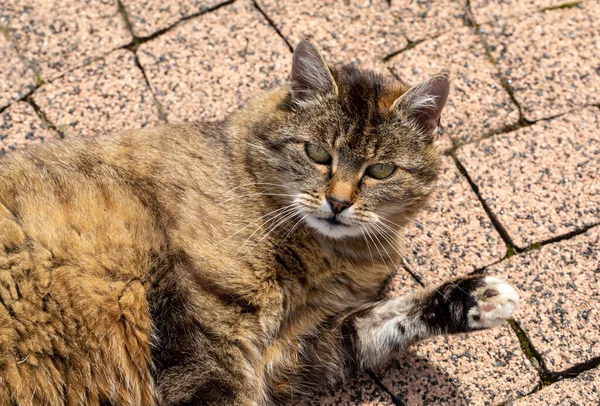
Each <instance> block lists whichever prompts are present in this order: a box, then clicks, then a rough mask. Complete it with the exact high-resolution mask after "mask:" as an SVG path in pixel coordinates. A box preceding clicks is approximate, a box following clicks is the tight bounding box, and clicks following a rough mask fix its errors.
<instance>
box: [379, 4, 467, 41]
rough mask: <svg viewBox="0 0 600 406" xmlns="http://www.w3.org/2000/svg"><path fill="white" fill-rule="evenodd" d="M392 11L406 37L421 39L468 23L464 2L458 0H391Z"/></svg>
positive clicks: (413, 39)
mask: <svg viewBox="0 0 600 406" xmlns="http://www.w3.org/2000/svg"><path fill="white" fill-rule="evenodd" d="M391 4H392V7H391V12H392V14H393V15H394V17H396V18H397V19H398V25H399V26H400V27H401V28H402V30H403V32H404V33H405V35H406V37H407V38H408V39H409V40H411V41H421V40H423V39H426V38H428V37H436V36H438V35H440V34H442V33H444V32H446V31H451V30H454V29H457V28H459V27H462V26H464V25H466V13H465V8H464V7H463V4H464V3H463V2H462V1H458V0H435V1H393V0H392V1H391Z"/></svg>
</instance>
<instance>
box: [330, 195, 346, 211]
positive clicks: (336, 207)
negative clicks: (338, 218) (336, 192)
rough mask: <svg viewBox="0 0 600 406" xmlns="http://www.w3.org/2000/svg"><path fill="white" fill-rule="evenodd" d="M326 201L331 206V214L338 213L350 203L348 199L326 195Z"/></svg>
mask: <svg viewBox="0 0 600 406" xmlns="http://www.w3.org/2000/svg"><path fill="white" fill-rule="evenodd" d="M327 203H329V207H331V211H332V212H333V214H340V213H341V212H343V211H344V210H346V209H347V208H348V207H350V206H351V205H352V203H351V202H349V201H344V200H338V199H336V198H335V197H332V196H327Z"/></svg>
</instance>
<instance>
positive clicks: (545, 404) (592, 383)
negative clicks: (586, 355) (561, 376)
mask: <svg viewBox="0 0 600 406" xmlns="http://www.w3.org/2000/svg"><path fill="white" fill-rule="evenodd" d="M599 404H600V370H599V369H594V370H591V371H588V372H584V373H582V374H581V375H579V376H577V377H576V378H573V379H566V380H564V381H560V382H557V383H554V384H552V385H550V386H547V387H545V388H544V389H542V390H541V391H539V392H537V393H534V394H533V395H529V396H526V397H524V398H521V399H519V400H517V401H515V402H513V403H511V405H510V406H563V405H569V406H570V405H581V406H588V405H589V406H592V405H599Z"/></svg>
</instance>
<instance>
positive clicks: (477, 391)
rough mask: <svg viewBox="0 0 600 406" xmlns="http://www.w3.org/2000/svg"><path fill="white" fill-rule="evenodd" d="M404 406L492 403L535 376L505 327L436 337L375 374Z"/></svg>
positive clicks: (522, 390) (526, 386) (521, 389)
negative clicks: (377, 374) (379, 375)
mask: <svg viewBox="0 0 600 406" xmlns="http://www.w3.org/2000/svg"><path fill="white" fill-rule="evenodd" d="M378 373H379V374H381V375H382V383H383V385H385V387H387V388H388V389H389V390H390V391H392V393H394V395H396V396H397V397H398V398H400V399H401V400H403V401H404V403H405V404H406V405H410V406H421V405H449V406H450V405H451V406H458V405H461V406H462V405H496V404H499V403H500V402H503V401H505V400H508V399H512V398H516V397H519V396H523V395H525V394H526V393H529V392H531V391H532V390H533V389H534V388H535V386H536V385H537V383H538V380H539V378H538V375H537V372H536V371H535V369H534V368H533V366H531V363H530V362H529V361H528V360H527V359H526V358H525V356H524V355H523V353H522V352H521V349H520V347H519V342H518V340H517V338H516V336H515V335H514V333H513V332H512V331H511V330H510V328H509V327H508V326H503V327H498V328H496V329H493V330H488V331H483V332H478V333H471V334H469V335H457V336H451V337H436V338H433V339H430V340H428V341H426V342H423V343H421V344H418V345H416V346H414V347H412V348H409V350H408V351H407V352H406V353H404V354H400V355H398V356H397V357H396V358H395V359H394V360H392V361H391V362H390V363H389V364H388V365H387V367H386V368H384V369H383V370H381V371H379V372H378Z"/></svg>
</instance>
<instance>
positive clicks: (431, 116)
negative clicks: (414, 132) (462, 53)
mask: <svg viewBox="0 0 600 406" xmlns="http://www.w3.org/2000/svg"><path fill="white" fill-rule="evenodd" d="M449 91H450V82H449V80H448V76H447V73H441V74H439V75H436V76H433V77H432V78H429V79H427V80H426V81H424V82H422V83H420V84H418V85H416V86H414V87H412V88H410V89H409V90H408V91H407V92H406V93H404V94H403V95H402V96H400V97H399V98H398V100H396V101H395V102H394V104H393V105H392V109H394V110H396V111H397V112H399V113H400V114H402V115H403V116H405V117H407V118H410V119H412V120H414V122H415V123H416V124H417V125H418V126H419V127H421V129H422V130H424V132H425V134H426V135H427V136H428V141H431V140H433V135H434V132H435V130H436V129H437V126H438V123H439V119H440V116H441V115H442V109H443V108H444V106H445V105H446V101H447V100H448V92H449ZM429 138H430V139H429Z"/></svg>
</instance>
